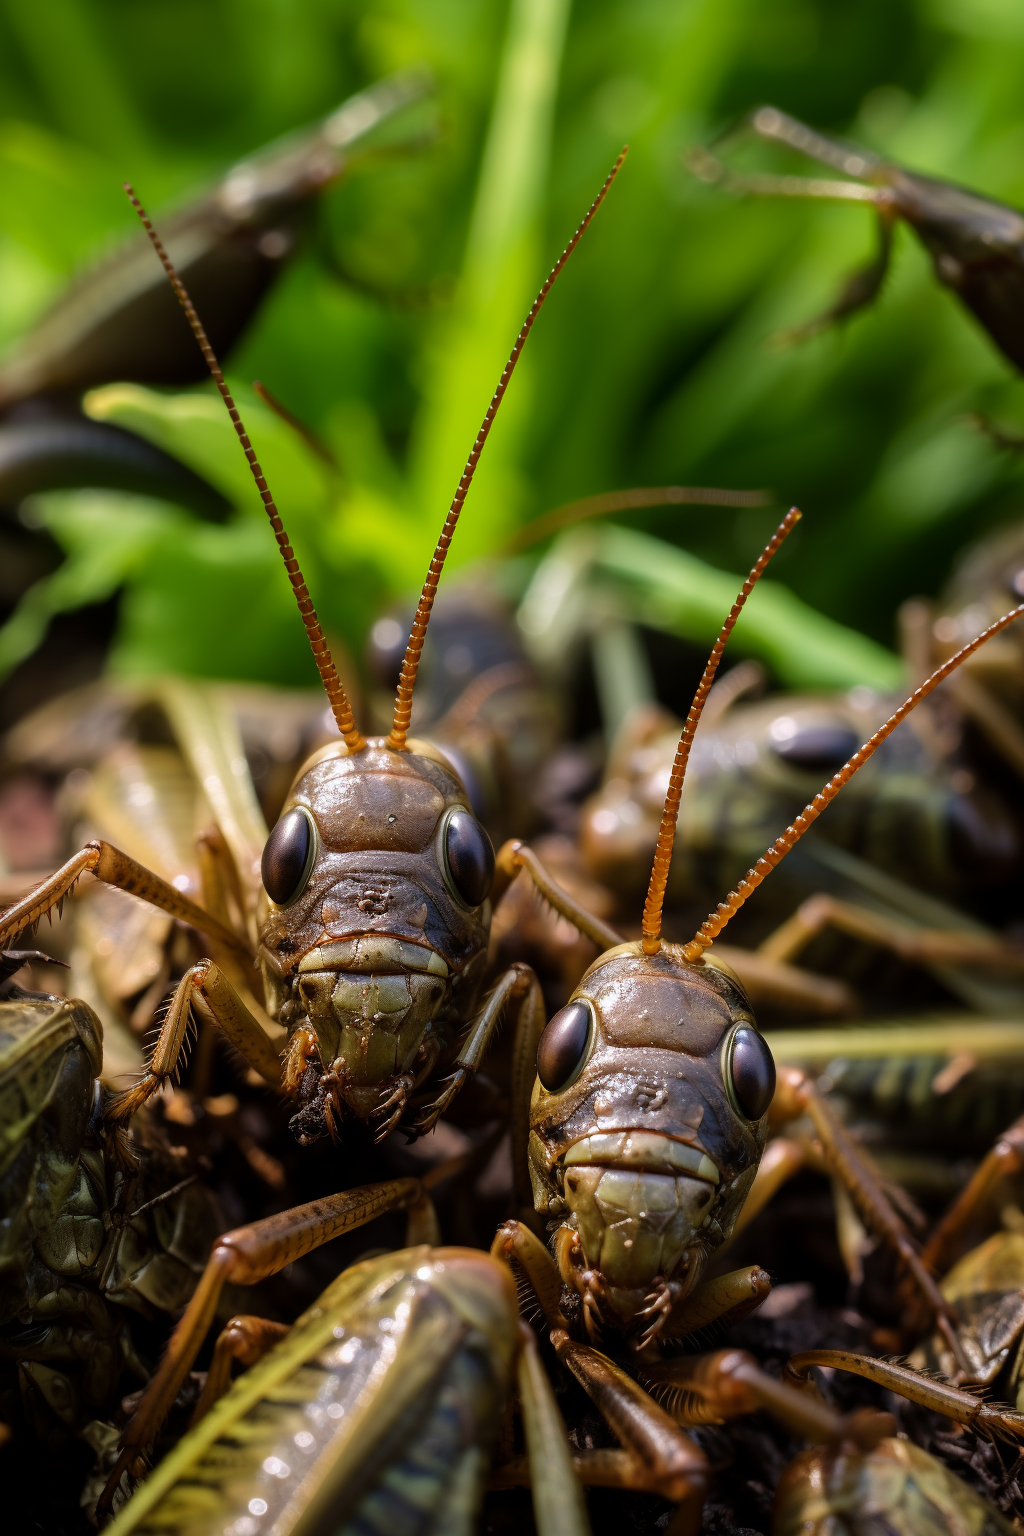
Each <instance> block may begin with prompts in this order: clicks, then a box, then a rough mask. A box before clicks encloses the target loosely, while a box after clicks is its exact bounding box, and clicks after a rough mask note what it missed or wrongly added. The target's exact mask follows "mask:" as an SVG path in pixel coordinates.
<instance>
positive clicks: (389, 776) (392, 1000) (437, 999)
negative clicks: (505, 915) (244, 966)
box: [258, 738, 494, 1141]
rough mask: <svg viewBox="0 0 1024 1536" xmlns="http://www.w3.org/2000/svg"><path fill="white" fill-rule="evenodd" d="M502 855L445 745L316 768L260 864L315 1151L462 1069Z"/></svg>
mask: <svg viewBox="0 0 1024 1536" xmlns="http://www.w3.org/2000/svg"><path fill="white" fill-rule="evenodd" d="M493 874H494V851H493V849H492V847H491V844H490V841H489V839H488V837H487V833H486V832H485V831H484V829H483V827H482V826H481V825H480V823H479V822H478V821H477V819H476V817H475V816H474V815H473V812H472V810H471V809H470V806H469V803H468V799H467V796H466V792H465V790H464V788H463V786H462V784H461V783H460V781H459V779H458V778H457V777H456V776H455V773H454V770H453V769H452V768H451V766H450V765H449V764H448V763H447V762H446V760H445V759H444V758H443V757H442V755H441V753H440V752H439V751H438V750H437V748H435V747H433V746H432V745H431V744H430V743H427V742H418V741H416V740H410V742H409V743H408V749H407V750H406V751H403V752H396V751H394V750H392V749H390V748H389V747H388V746H387V743H386V741H385V739H384V738H377V739H373V738H371V740H370V741H368V742H367V745H366V747H365V748H364V749H363V750H362V751H361V752H358V753H355V754H352V753H350V752H349V751H348V749H347V747H346V746H345V745H344V743H342V742H338V743H335V744H332V745H329V746H326V747H324V748H322V749H321V750H320V751H319V752H317V753H316V754H315V755H314V756H313V757H312V758H311V759H310V760H309V762H308V763H306V765H305V766H304V767H303V769H302V771H301V773H300V775H299V777H298V779H297V780H296V782H295V785H294V786H293V789H292V791H291V793H290V794H289V796H288V799H287V801H286V802H285V806H284V809H283V811H282V814H281V817H280V820H279V821H278V823H277V825H276V826H275V828H274V829H273V831H272V832H271V834H270V837H269V839H268V841H267V845H266V848H265V850H264V854H263V886H264V893H265V894H264V896H263V898H262V899H261V903H260V908H259V930H260V942H259V952H258V953H259V962H260V968H261V970H262V973H263V978H264V984H265V989H266V996H267V1007H268V1012H269V1013H270V1015H271V1017H272V1018H275V1019H278V1020H279V1021H280V1022H281V1023H282V1024H284V1025H285V1026H286V1027H287V1028H288V1029H289V1031H290V1034H291V1042H290V1048H289V1055H288V1059H287V1062H286V1069H285V1084H286V1087H288V1088H294V1090H295V1091H296V1092H297V1093H298V1094H299V1095H300V1096H301V1098H302V1100H303V1105H302V1108H301V1109H300V1110H299V1111H298V1113H297V1114H296V1116H295V1119H294V1121H293V1127H294V1129H295V1131H296V1133H297V1134H298V1136H299V1139H300V1140H302V1141H312V1140H314V1139H315V1138H316V1137H317V1136H319V1135H322V1134H323V1133H324V1131H325V1130H327V1129H328V1128H332V1127H333V1126H334V1125H335V1124H336V1122H337V1120H338V1119H340V1117H341V1115H342V1113H343V1112H344V1111H345V1110H346V1109H347V1110H349V1111H351V1112H352V1113H354V1114H355V1115H356V1116H357V1117H358V1118H360V1119H369V1118H370V1117H371V1116H372V1115H373V1114H374V1113H376V1112H378V1111H379V1110H380V1108H381V1107H382V1100H383V1103H384V1105H385V1106H387V1107H393V1103H394V1102H395V1101H393V1100H392V1099H391V1095H398V1096H402V1095H403V1094H406V1093H409V1092H411V1091H412V1090H413V1089H414V1088H415V1087H416V1086H417V1085H418V1084H419V1083H420V1082H422V1081H423V1080H424V1078H425V1077H426V1076H427V1075H428V1074H429V1073H430V1072H431V1071H432V1070H433V1068H434V1067H435V1066H436V1065H437V1064H438V1061H439V1058H445V1057H447V1058H448V1059H450V1057H451V1055H452V1051H453V1049H454V1047H455V1046H456V1044H457V1043H458V1039H459V1035H460V1029H461V1026H462V1021H464V1020H465V1019H467V1018H468V1017H470V1015H471V1011H472V1009H473V1007H474V1006H475V1004H476V1000H477V996H478V993H479V989H480V983H481V980H482V976H483V969H484V965H485V962H486V957H487V940H488V933H489V930H490V903H489V901H488V896H489V894H490V888H491V881H492V878H493Z"/></svg>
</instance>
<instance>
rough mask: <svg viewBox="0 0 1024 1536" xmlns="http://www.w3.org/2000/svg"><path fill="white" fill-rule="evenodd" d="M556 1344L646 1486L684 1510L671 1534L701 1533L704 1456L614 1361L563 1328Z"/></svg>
mask: <svg viewBox="0 0 1024 1536" xmlns="http://www.w3.org/2000/svg"><path fill="white" fill-rule="evenodd" d="M551 1342H552V1344H553V1345H554V1349H555V1353H556V1354H557V1355H558V1358H559V1360H561V1362H562V1364H563V1365H564V1366H565V1367H566V1369H567V1370H569V1371H571V1372H572V1374H573V1376H575V1378H576V1380H577V1381H578V1382H579V1384H580V1386H581V1387H582V1388H583V1390H584V1391H585V1392H586V1393H587V1395H588V1397H589V1398H590V1400H591V1402H592V1403H593V1404H594V1406H595V1407H596V1408H597V1409H598V1411H599V1412H600V1413H601V1414H602V1416H603V1417H604V1419H605V1420H606V1422H607V1423H608V1425H609V1427H610V1428H611V1429H612V1431H613V1432H614V1433H615V1434H616V1435H617V1436H618V1438H619V1440H620V1442H621V1444H622V1446H623V1449H624V1450H625V1451H627V1452H628V1453H629V1456H630V1458H631V1460H632V1462H633V1463H634V1465H635V1467H636V1468H637V1472H638V1475H639V1477H640V1478H641V1479H642V1482H641V1486H643V1487H647V1488H651V1489H653V1490H655V1491H657V1492H658V1493H660V1494H661V1496H662V1498H665V1499H671V1500H673V1502H675V1503H678V1504H679V1505H680V1506H681V1507H680V1510H679V1511H678V1513H677V1516H676V1521H677V1522H679V1523H678V1524H673V1526H672V1527H671V1529H672V1530H673V1531H676V1530H679V1531H680V1532H683V1531H690V1532H696V1531H698V1530H699V1529H700V1516H701V1510H702V1508H703V1505H704V1499H705V1496H706V1494H707V1486H708V1464H707V1458H706V1457H705V1455H704V1452H703V1451H702V1450H701V1449H700V1447H699V1446H698V1445H696V1444H695V1443H694V1442H693V1441H692V1440H691V1439H690V1437H689V1435H687V1434H685V1433H684V1432H683V1430H682V1429H680V1427H679V1426H678V1425H677V1424H676V1423H675V1422H674V1420H673V1419H671V1418H670V1417H669V1415H668V1414H667V1413H666V1412H665V1410H664V1409H663V1408H660V1407H659V1406H658V1404H657V1403H656V1402H655V1401H654V1399H653V1398H652V1397H651V1396H650V1394H649V1393H647V1392H645V1391H644V1389H643V1387H641V1386H639V1385H638V1384H637V1383H636V1382H635V1381H634V1380H633V1378H632V1377H631V1376H627V1374H626V1372H625V1371H623V1370H622V1369H621V1368H620V1367H619V1366H617V1365H616V1364H615V1363H614V1361H612V1360H609V1359H608V1358H607V1356H605V1355H602V1354H601V1353H600V1352H599V1351H598V1350H596V1349H593V1348H591V1346H590V1345H589V1344H577V1343H576V1342H575V1341H574V1340H573V1339H570V1337H569V1335H568V1334H567V1333H566V1332H565V1330H564V1329H561V1328H555V1329H553V1330H552V1333H551Z"/></svg>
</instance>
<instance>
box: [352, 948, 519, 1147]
mask: <svg viewBox="0 0 1024 1536" xmlns="http://www.w3.org/2000/svg"><path fill="white" fill-rule="evenodd" d="M509 1003H515V1004H517V1005H518V1009H519V1014H520V1018H519V1020H518V1021H517V1030H516V1034H517V1038H519V1035H520V1030H522V1034H523V1040H524V1042H525V1044H528V1042H529V1039H530V1038H532V1035H533V1033H534V1031H535V1032H536V1037H537V1039H539V1038H540V1030H541V1029H543V1027H544V1024H543V1022H541V1023H540V1028H537V1020H538V1019H540V1020H541V1021H543V1018H544V999H543V997H542V995H541V990H540V984H539V983H538V981H537V978H536V976H535V975H534V973H533V971H532V969H531V968H530V966H528V965H524V964H523V963H522V961H518V960H517V961H516V963H515V964H514V965H511V966H509V968H508V970H507V971H505V972H504V973H503V974H502V975H501V976H499V977H498V980H497V981H496V982H495V984H494V986H493V987H492V988H491V990H490V992H489V993H488V994H487V997H486V998H485V999H484V1002H483V1006H482V1007H481V1009H480V1011H479V1013H478V1014H477V1016H476V1018H475V1019H474V1020H473V1022H472V1024H471V1026H470V1031H469V1034H468V1035H467V1037H466V1039H465V1041H464V1043H463V1045H462V1048H461V1049H460V1051H459V1054H458V1055H457V1056H456V1058H455V1063H454V1071H453V1072H451V1073H450V1074H449V1075H448V1077H446V1078H445V1079H444V1081H443V1082H442V1083H441V1084H440V1091H439V1092H438V1094H437V1096H436V1097H435V1098H433V1099H432V1100H431V1101H430V1103H429V1104H426V1105H424V1106H423V1107H422V1108H421V1109H420V1110H419V1113H418V1114H417V1116H416V1120H415V1123H414V1124H413V1125H412V1126H411V1127H409V1139H410V1141H415V1140H416V1139H417V1138H418V1137H420V1136H425V1135H426V1134H427V1133H428V1131H432V1130H433V1129H434V1126H435V1125H436V1124H437V1122H438V1120H439V1119H440V1117H441V1115H443V1114H444V1112H445V1110H446V1109H447V1108H448V1105H449V1104H450V1103H451V1101H452V1099H454V1097H455V1095H456V1094H457V1093H458V1092H459V1089H460V1088H463V1087H464V1086H465V1084H466V1083H467V1082H468V1081H469V1080H470V1078H471V1077H474V1076H475V1075H476V1073H477V1071H478V1070H479V1067H480V1063H481V1061H482V1060H483V1058H484V1056H485V1055H486V1054H487V1048H488V1046H489V1045H490V1043H491V1041H492V1039H493V1038H494V1035H495V1032H496V1031H497V1029H498V1026H499V1024H500V1023H501V1020H502V1016H503V1014H504V1012H505V1008H506V1006H507V1004H509ZM524 1011H525V1015H526V1019H525V1022H524V1021H523V1017H522V1016H523V1014H524ZM525 1044H524V1048H525ZM534 1060H536V1044H534ZM531 1087H532V1083H531ZM400 1113H401V1108H399V1109H398V1110H396V1111H395V1115H394V1116H393V1117H392V1118H393V1119H395V1118H397V1116H398V1115H399V1114H400ZM390 1123H391V1122H389V1127H390ZM380 1134H381V1133H379V1132H378V1139H379V1138H380ZM523 1151H524V1158H525V1146H524V1148H523Z"/></svg>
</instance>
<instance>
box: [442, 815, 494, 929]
mask: <svg viewBox="0 0 1024 1536" xmlns="http://www.w3.org/2000/svg"><path fill="white" fill-rule="evenodd" d="M441 847H442V849H443V852H444V872H445V875H446V876H447V880H448V886H449V889H450V890H451V891H452V893H453V894H454V895H455V896H456V897H457V898H458V900H459V901H461V902H462V903H463V905H464V906H467V907H479V906H480V904H481V903H482V902H484V901H486V900H487V897H488V894H489V893H490V889H491V882H492V880H493V879H494V849H493V848H492V847H491V840H490V838H489V837H488V836H487V833H486V832H485V831H484V829H483V827H482V826H481V825H480V823H479V822H478V821H477V819H476V817H475V816H474V815H473V813H472V811H468V810H467V809H466V807H465V806H464V805H456V806H453V807H452V809H451V810H450V811H449V812H448V815H447V817H446V819H445V823H444V827H443V829H442V833H441Z"/></svg>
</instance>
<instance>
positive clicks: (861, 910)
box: [757, 895, 1024, 972]
mask: <svg viewBox="0 0 1024 1536" xmlns="http://www.w3.org/2000/svg"><path fill="white" fill-rule="evenodd" d="M826 928H834V929H836V930H837V931H838V932H839V933H846V934H849V935H850V937H851V938H854V939H861V940H863V941H864V942H865V943H867V944H877V945H878V946H879V948H880V949H888V950H890V951H891V952H892V953H893V954H895V955H898V956H899V958H900V959H901V960H906V961H908V962H909V963H911V964H914V965H942V966H950V965H982V966H998V967H1002V968H1004V969H1007V970H1012V971H1018V972H1019V971H1021V970H1024V950H1021V949H1019V948H1016V947H1015V946H1013V945H1010V944H1006V943H1004V942H1003V940H1002V939H999V938H996V937H995V936H991V937H990V936H989V935H988V934H981V933H964V932H960V933H958V932H956V931H955V930H953V929H943V928H924V927H921V928H913V927H911V926H910V924H909V923H907V921H906V920H905V919H902V920H901V919H894V918H891V917H889V916H887V915H885V914H883V913H881V912H872V911H871V910H870V909H869V908H868V907H859V906H857V905H856V903H855V902H851V901H839V900H837V899H836V898H835V897H834V896H826V895H818V896H811V897H809V898H808V899H807V901H805V902H802V903H801V905H800V906H799V907H798V908H797V910H796V911H795V912H794V913H793V915H792V917H789V918H787V919H786V921H785V922H784V923H783V924H782V925H781V927H779V928H777V929H776V930H775V932H774V933H772V934H770V935H769V936H768V938H767V939H765V941H764V943H763V944H761V945H760V946H759V948H758V950H757V953H758V955H762V956H765V957H766V958H767V959H770V960H781V961H786V962H789V961H792V960H794V959H795V958H796V956H797V955H799V954H800V952H801V951H802V950H803V949H805V948H806V946H807V945H808V944H809V943H810V941H811V940H812V939H813V938H815V937H816V936H817V935H818V934H819V933H822V932H824V930H825V929H826Z"/></svg>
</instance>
